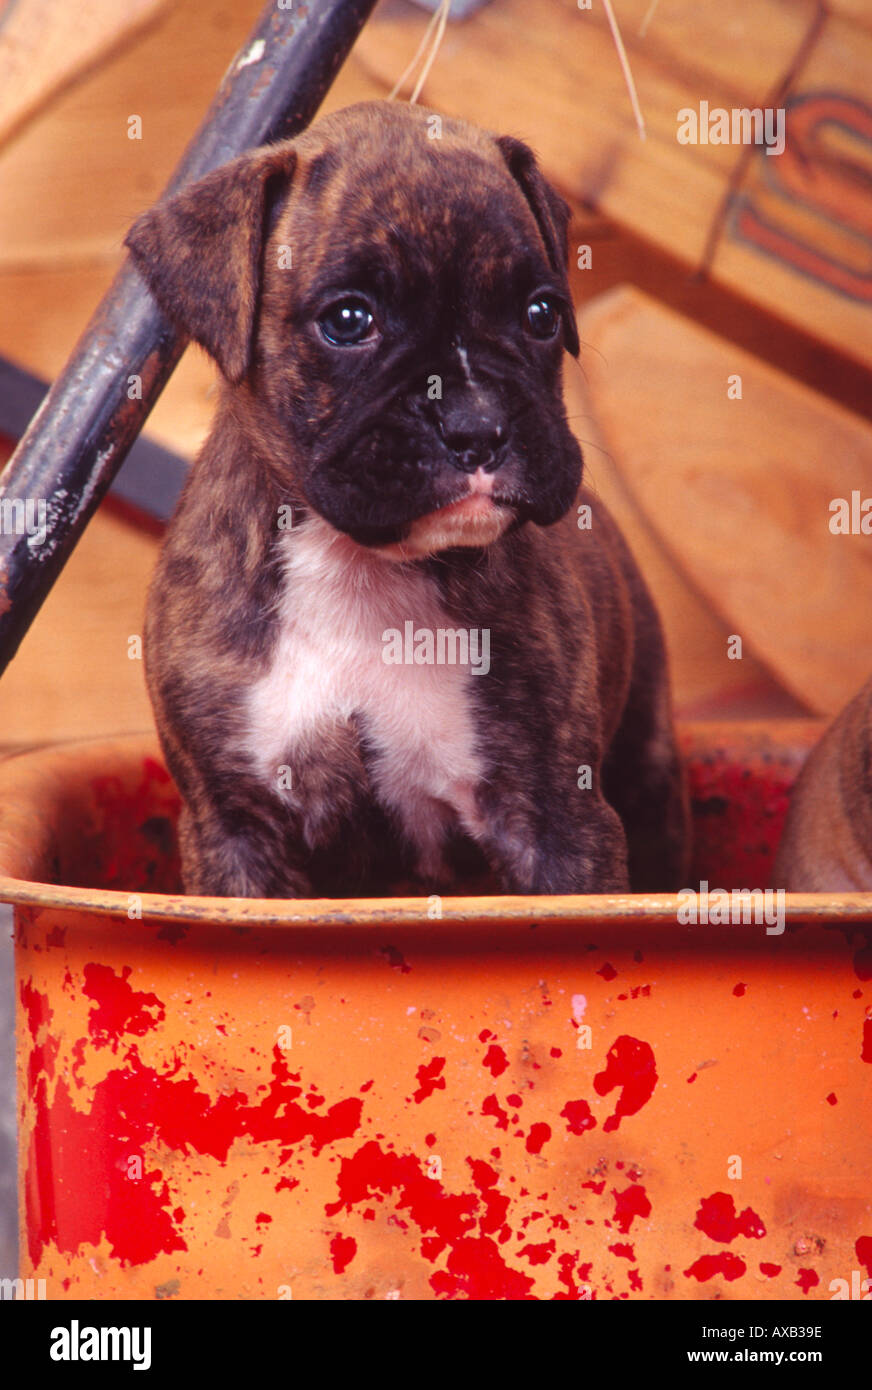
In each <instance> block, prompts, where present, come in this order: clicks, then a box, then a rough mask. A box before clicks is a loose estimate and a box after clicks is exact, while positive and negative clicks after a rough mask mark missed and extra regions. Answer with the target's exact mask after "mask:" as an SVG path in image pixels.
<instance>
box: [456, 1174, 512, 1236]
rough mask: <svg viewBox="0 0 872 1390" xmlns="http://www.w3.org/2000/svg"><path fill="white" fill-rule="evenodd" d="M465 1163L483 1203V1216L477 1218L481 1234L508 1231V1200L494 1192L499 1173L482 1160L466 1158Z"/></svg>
mask: <svg viewBox="0 0 872 1390" xmlns="http://www.w3.org/2000/svg"><path fill="white" fill-rule="evenodd" d="M466 1161H467V1163H468V1164H469V1166H470V1168H471V1169H472V1181H473V1183H474V1184H475V1186H476V1187H477V1188H478V1190H479V1192H480V1193H481V1199H482V1201H483V1202H484V1208H485V1209H484V1214H483V1215H482V1216H481V1217H479V1230H480V1231H481V1234H482V1235H493V1234H494V1233H495V1232H497V1231H499V1230H501V1229H503V1228H505V1229H506V1230H508V1228H507V1227H506V1225H505V1223H506V1217H507V1215H508V1211H509V1199H508V1197H506V1196H504V1195H503V1193H501V1192H497V1191H496V1185H497V1183H498V1181H499V1173H498V1172H497V1170H496V1168H492V1167H491V1165H490V1164H489V1163H485V1162H484V1160H483V1159H475V1158H467V1160H466ZM509 1234H510V1233H509Z"/></svg>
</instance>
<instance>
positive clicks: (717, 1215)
mask: <svg viewBox="0 0 872 1390" xmlns="http://www.w3.org/2000/svg"><path fill="white" fill-rule="evenodd" d="M693 1224H694V1226H696V1228H697V1230H698V1231H702V1233H703V1235H707V1236H708V1237H709V1239H710V1240H718V1241H722V1242H723V1243H724V1244H729V1242H730V1241H731V1240H735V1238H736V1236H747V1237H748V1239H749V1240H761V1239H762V1238H763V1236H765V1234H766V1227H765V1226H764V1225H763V1222H762V1221H761V1220H760V1218H759V1216H758V1215H757V1213H756V1212H754V1211H752V1210H751V1208H750V1207H746V1208H745V1210H744V1211H743V1212H741V1213H740V1214H739V1215H738V1216H737V1215H736V1204H735V1202H734V1201H733V1198H732V1196H731V1195H730V1194H729V1193H728V1192H713V1193H712V1195H711V1197H703V1198H701V1200H700V1206H699V1210H698V1211H697V1213H696V1219H695V1221H694V1223H693Z"/></svg>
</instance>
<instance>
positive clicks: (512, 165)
mask: <svg viewBox="0 0 872 1390" xmlns="http://www.w3.org/2000/svg"><path fill="white" fill-rule="evenodd" d="M497 145H498V146H499V148H500V153H501V154H502V156H503V159H504V160H505V161H506V164H507V165H508V168H509V173H510V174H511V175H512V178H513V179H514V180H515V182H516V183H517V184H519V185H520V188H521V192H522V193H523V195H524V197H525V198H526V199H527V202H528V203H529V204H530V209H531V211H532V213H533V216H534V217H535V219H536V222H537V223H538V226H539V231H540V233H541V235H542V240H543V241H544V243H545V250H546V251H547V253H548V261H549V264H550V266H551V269H552V270H553V271H554V272H555V273H556V274H557V275H558V276H559V278H560V281H561V289H562V290H563V293H564V294H565V295H566V300H567V303H568V304H569V305H570V308H569V309H568V310H567V312H566V313H565V314H564V315H563V341H564V344H565V345H566V348H567V350H568V351H569V352H571V353H572V355H573V357H577V356H578V348H579V343H578V329H577V328H576V326H575V315H574V313H573V312H572V308H571V306H572V294H571V292H570V289H569V275H568V270H569V257H568V254H567V241H566V238H567V233H568V231H569V219H570V216H571V212H570V208H569V205H568V203H566V202H564V200H563V199H562V198H561V197H560V194H559V193H556V192H555V191H554V189H553V188H552V187H551V185H550V183H549V182H548V180H547V179H546V178H544V177H543V175H542V171H541V170H540V168H539V165H538V164H537V163H536V156H535V155H534V154H533V151H532V150H531V149H530V147H529V145H525V144H524V142H523V140H516V139H515V137H514V136H513V135H499V136H497Z"/></svg>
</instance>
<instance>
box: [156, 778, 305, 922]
mask: <svg viewBox="0 0 872 1390" xmlns="http://www.w3.org/2000/svg"><path fill="white" fill-rule="evenodd" d="M288 829H289V827H288V824H287V814H286V812H285V811H284V808H283V807H282V806H281V805H280V804H278V803H277V802H275V801H273V800H272V798H270V799H269V800H268V799H267V797H266V796H264V794H263V791H262V789H258V788H254V787H252V788H251V789H250V791H249V795H248V796H240V795H239V792H238V790H237V791H236V792H235V793H234V794H233V795H232V796H229V797H226V798H225V797H222V798H220V804H218V803H215V802H209V801H208V800H207V798H206V796H205V794H203V793H201V795H200V796H199V797H198V798H197V799H196V800H195V801H194V803H193V804H192V805H186V806H184V807H183V808H182V811H181V814H180V816H179V831H178V833H179V849H180V852H181V858H182V880H183V882H184V887H185V892H186V893H195V894H198V895H200V896H205V897H217V898H305V897H309V896H311V886H310V883H309V879H308V877H307V875H306V873H305V872H304V870H303V867H302V858H301V856H300V855H299V854H297V855H295V854H294V853H293V850H292V847H291V845H290V844H289V840H290V836H289V834H288Z"/></svg>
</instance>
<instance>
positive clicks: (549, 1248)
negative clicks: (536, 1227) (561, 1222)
mask: <svg viewBox="0 0 872 1390" xmlns="http://www.w3.org/2000/svg"><path fill="white" fill-rule="evenodd" d="M556 1253H557V1246H556V1244H555V1242H554V1241H553V1240H546V1241H543V1242H542V1244H540V1245H523V1246H522V1247H521V1249H520V1250H519V1251H518V1256H519V1257H520V1256H521V1255H523V1256H524V1257H525V1258H526V1259H528V1260H529V1261H530V1264H531V1265H545V1264H547V1263H548V1261H549V1260H550V1259H551V1258H552V1256H553V1255H555V1254H556Z"/></svg>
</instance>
